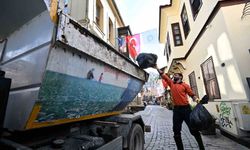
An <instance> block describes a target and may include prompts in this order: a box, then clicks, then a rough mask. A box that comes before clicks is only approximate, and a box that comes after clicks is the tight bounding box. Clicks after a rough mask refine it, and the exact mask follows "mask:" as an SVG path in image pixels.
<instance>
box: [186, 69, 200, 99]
mask: <svg viewBox="0 0 250 150" xmlns="http://www.w3.org/2000/svg"><path fill="white" fill-rule="evenodd" d="M188 77H189V83H190V87H191V89H192V91H193V92H194V94H195V95H196V96H198V97H199V93H198V88H197V84H196V80H195V74H194V71H193V72H192V73H190V75H188Z"/></svg>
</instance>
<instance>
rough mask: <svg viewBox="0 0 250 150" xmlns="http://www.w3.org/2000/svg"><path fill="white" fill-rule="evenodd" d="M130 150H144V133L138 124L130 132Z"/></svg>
mask: <svg viewBox="0 0 250 150" xmlns="http://www.w3.org/2000/svg"><path fill="white" fill-rule="evenodd" d="M128 150H144V133H143V130H142V128H141V126H140V125H139V124H137V123H136V124H133V126H132V128H131V129H130V131H129V135H128Z"/></svg>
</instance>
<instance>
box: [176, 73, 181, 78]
mask: <svg viewBox="0 0 250 150" xmlns="http://www.w3.org/2000/svg"><path fill="white" fill-rule="evenodd" d="M175 74H178V75H179V76H181V78H183V75H182V73H175Z"/></svg>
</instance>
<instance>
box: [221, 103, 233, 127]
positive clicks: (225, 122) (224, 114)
mask: <svg viewBox="0 0 250 150" xmlns="http://www.w3.org/2000/svg"><path fill="white" fill-rule="evenodd" d="M230 114H231V107H229V106H227V105H226V103H225V102H221V103H220V123H221V125H222V127H229V128H231V127H232V126H233V123H232V121H231V120H230V119H229V116H230Z"/></svg>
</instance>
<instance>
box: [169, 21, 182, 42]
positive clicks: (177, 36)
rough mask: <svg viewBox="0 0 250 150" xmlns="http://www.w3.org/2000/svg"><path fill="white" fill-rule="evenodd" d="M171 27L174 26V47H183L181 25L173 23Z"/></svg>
mask: <svg viewBox="0 0 250 150" xmlns="http://www.w3.org/2000/svg"><path fill="white" fill-rule="evenodd" d="M171 26H172V32H173V38H174V46H181V45H183V43H182V37H181V30H180V26H179V23H173V24H171Z"/></svg>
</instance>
